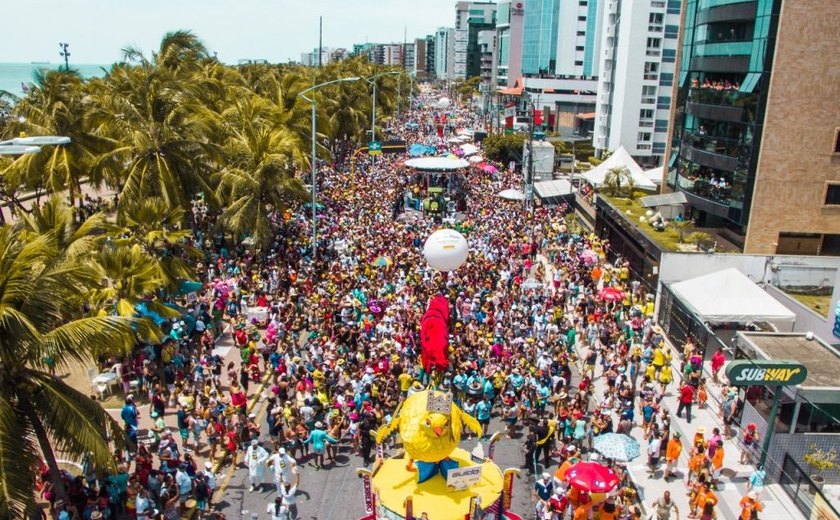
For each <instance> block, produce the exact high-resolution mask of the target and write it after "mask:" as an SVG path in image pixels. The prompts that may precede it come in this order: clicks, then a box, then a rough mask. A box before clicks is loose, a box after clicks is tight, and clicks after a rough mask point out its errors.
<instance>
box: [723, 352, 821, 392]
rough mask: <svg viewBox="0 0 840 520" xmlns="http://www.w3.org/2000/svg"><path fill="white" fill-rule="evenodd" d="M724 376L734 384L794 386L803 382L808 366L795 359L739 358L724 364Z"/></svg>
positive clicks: (806, 375)
mask: <svg viewBox="0 0 840 520" xmlns="http://www.w3.org/2000/svg"><path fill="white" fill-rule="evenodd" d="M726 377H727V378H729V383H730V384H733V385H735V386H776V385H778V386H795V385H799V384H802V383H803V382H805V378H807V377H808V367H806V366H805V365H803V364H801V363H797V362H796V361H765V360H747V359H739V360H737V361H730V362H729V364H728V365H726Z"/></svg>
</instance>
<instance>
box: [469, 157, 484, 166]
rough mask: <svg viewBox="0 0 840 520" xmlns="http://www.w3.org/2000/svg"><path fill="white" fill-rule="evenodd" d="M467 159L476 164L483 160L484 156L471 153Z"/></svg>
mask: <svg viewBox="0 0 840 520" xmlns="http://www.w3.org/2000/svg"><path fill="white" fill-rule="evenodd" d="M467 160H468V161H470V162H471V163H473V164H478V163H480V162H484V157H482V156H480V155H473V156H472V157H470V158H469V159H467Z"/></svg>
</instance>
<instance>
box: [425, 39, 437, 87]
mask: <svg viewBox="0 0 840 520" xmlns="http://www.w3.org/2000/svg"><path fill="white" fill-rule="evenodd" d="M423 71H424V72H425V76H426V77H427V78H434V77H435V36H434V35H432V34H430V35H428V36H426V61H425V64H424V67H423Z"/></svg>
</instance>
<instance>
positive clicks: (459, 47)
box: [451, 2, 496, 79]
mask: <svg viewBox="0 0 840 520" xmlns="http://www.w3.org/2000/svg"><path fill="white" fill-rule="evenodd" d="M495 28H496V4H495V3H493V2H458V3H456V4H455V30H454V35H453V69H452V74H451V79H466V78H472V77H474V76H480V75H481V58H482V56H481V45H480V43H479V33H480V32H481V31H485V30H494V29H495Z"/></svg>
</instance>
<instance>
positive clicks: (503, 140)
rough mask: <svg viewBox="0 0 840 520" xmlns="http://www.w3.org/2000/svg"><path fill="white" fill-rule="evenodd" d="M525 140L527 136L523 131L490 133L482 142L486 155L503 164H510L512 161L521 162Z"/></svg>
mask: <svg viewBox="0 0 840 520" xmlns="http://www.w3.org/2000/svg"><path fill="white" fill-rule="evenodd" d="M525 141H526V136H525V134H521V133H514V134H493V135H490V136H488V137H487V138H486V139H485V140H484V142H483V143H482V146H483V147H484V155H485V156H486V157H487V158H488V159H490V160H493V161H498V162H500V163H502V164H508V163H509V162H511V161H516V162H521V161H522V150H523V147H524V146H525Z"/></svg>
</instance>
